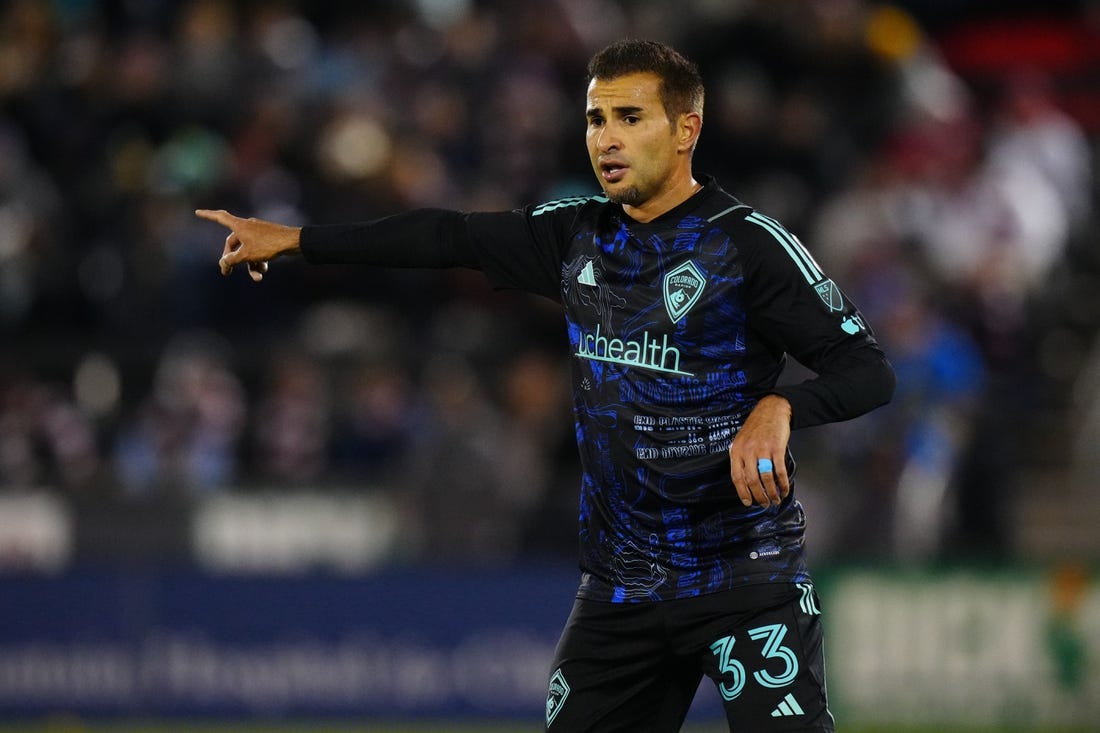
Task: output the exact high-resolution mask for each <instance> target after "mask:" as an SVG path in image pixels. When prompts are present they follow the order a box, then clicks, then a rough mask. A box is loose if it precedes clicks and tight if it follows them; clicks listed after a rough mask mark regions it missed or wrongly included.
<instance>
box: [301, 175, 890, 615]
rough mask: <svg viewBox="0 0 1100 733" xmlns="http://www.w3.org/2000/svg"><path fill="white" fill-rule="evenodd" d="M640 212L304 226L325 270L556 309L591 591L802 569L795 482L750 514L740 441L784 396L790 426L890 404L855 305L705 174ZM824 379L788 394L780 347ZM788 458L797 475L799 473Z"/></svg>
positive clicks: (585, 582)
mask: <svg viewBox="0 0 1100 733" xmlns="http://www.w3.org/2000/svg"><path fill="white" fill-rule="evenodd" d="M703 180H704V181H705V185H704V186H703V188H702V189H701V190H700V191H699V192H697V193H696V194H695V195H693V196H692V197H691V198H689V199H688V200H687V201H685V202H684V203H682V204H681V205H679V206H677V207H676V208H674V209H672V210H671V211H669V212H667V213H665V214H663V215H662V216H660V217H658V218H657V219H655V220H653V221H650V222H647V223H639V222H637V221H635V220H633V219H631V218H630V217H629V216H628V215H626V214H625V213H624V211H623V208H622V206H620V205H617V204H614V203H611V202H609V201H608V200H607V199H606V198H605V197H603V196H593V197H576V198H568V199H562V200H558V201H553V202H550V203H545V204H542V205H538V206H529V207H527V208H525V209H522V210H515V211H509V212H492V213H489V212H480V213H463V212H457V211H445V210H439V209H421V210H415V211H411V212H407V213H404V214H398V215H395V216H392V217H387V218H384V219H379V220H376V221H373V222H367V223H362V224H350V225H336V226H311V227H306V228H304V229H303V231H302V237H301V247H302V253H303V255H304V256H305V258H306V259H307V260H308V261H310V262H313V263H367V264H374V265H384V266H398V267H453V266H463V267H472V268H476V269H479V270H482V271H483V272H484V273H485V274H486V275H487V277H488V278H489V280H490V282H491V283H492V284H493V286H494V287H496V288H500V289H519V290H523V291H527V292H530V293H535V294H538V295H543V296H546V297H548V298H552V299H554V300H556V301H558V302H560V303H561V304H562V306H563V309H564V314H565V324H566V328H567V331H568V339H569V345H570V352H571V360H572V387H573V411H574V418H575V426H576V436H577V445H578V448H579V450H580V459H581V460H580V463H581V470H582V476H581V490H580V507H579V540H580V566H581V570H582V573H583V574H582V580H581V586H580V590H579V595H580V596H581V597H584V598H589V599H594V600H604V601H613V602H634V601H660V600H667V599H673V598H684V597H690V596H695V595H700V594H704V593H712V592H717V591H722V590H729V589H733V588H737V587H741V586H745V585H750V584H755V583H767V582H801V581H803V580H806V579H807V578H808V572H807V568H806V563H805V557H804V539H803V537H804V530H805V515H804V513H803V510H802V506H801V504H800V503H799V502H798V500H797V499H796V497H795V492H794V491H793V490H792V492H791V493H790V495H788V497H787V498H786V499H785V500H784V501H783V502H782V503H781V504H780V505H779V506H778V507H760V506H755V505H754V506H752V507H745V506H744V505H743V504H742V503H741V501H740V499H739V498H738V496H737V493H736V490H735V489H734V487H733V483H732V480H731V478H730V460H729V453H728V449H729V446H730V443H731V441H732V440H733V438H734V436H735V435H736V433H737V431H738V429H739V428H740V426H741V425H742V424H743V422H744V420H745V418H746V417H747V416H748V414H749V412H750V411H751V410H752V408H753V407H754V406H755V405H756V403H757V401H758V400H759V399H760V398H761V397H763V396H764V395H767V394H779V395H782V396H783V397H785V398H787V400H788V401H789V402H790V404H791V409H792V418H791V427H792V429H797V428H801V427H807V426H812V425H818V424H822V423H826V422H834V421H839V420H846V419H850V418H853V417H856V416H858V415H860V414H862V413H864V412H867V411H869V410H871V409H873V408H875V407H877V406H879V405H881V404H884V403H885V402H887V401H889V399H890V397H891V396H892V394H893V389H894V374H893V370H892V368H891V367H890V364H889V362H888V361H887V360H886V357H885V356H884V354H883V353H882V351H881V350H880V348H879V346H878V344H877V342H876V341H875V338H874V336H873V334H872V331H871V329H870V327H869V326H868V324H867V323H866V322H865V321H864V319H863V316H862V315H861V314H860V312H859V311H858V309H857V308H856V307H855V305H854V304H853V303H851V302H850V301H849V300H848V299H847V297H846V296H845V295H844V293H843V292H842V291H841V290H840V288H838V286H837V285H836V284H835V283H834V282H833V281H832V280H831V279H829V278H828V277H827V276H826V275H825V274H824V273H823V272H822V271H821V268H820V266H819V265H818V264H817V262H815V260H814V258H813V257H812V256H811V255H810V253H809V252H808V251H807V250H806V249H805V247H803V245H802V244H801V243H800V242H799V240H798V239H797V238H796V237H795V236H794V235H793V234H791V233H790V232H789V231H787V229H786V228H784V227H783V226H782V225H781V224H780V223H778V222H777V221H776V220H774V219H772V218H770V217H768V216H766V215H765V214H763V213H761V212H759V211H756V210H755V209H754V208H752V207H750V206H748V205H746V204H744V203H741V202H740V201H738V200H737V199H736V198H734V197H733V196H731V195H730V194H728V193H726V192H725V191H724V190H722V189H721V188H720V187H719V185H718V184H717V183H716V182H715V181H714V180H713V179H710V178H703ZM788 354H789V355H790V356H792V357H794V358H795V359H796V360H797V361H799V362H800V363H801V364H803V365H804V366H806V367H808V368H809V369H811V370H812V371H813V372H814V373H815V375H816V376H814V377H813V378H811V379H809V380H807V381H804V382H801V383H798V384H790V385H782V386H777V381H778V379H779V376H780V373H781V372H782V371H783V368H784V364H785V360H786V358H787V355H788ZM794 468H795V466H794V461H793V458H792V457H791V455H790V452H789V451H788V455H787V469H788V472H789V474H790V475H791V476H792V477H793V475H794Z"/></svg>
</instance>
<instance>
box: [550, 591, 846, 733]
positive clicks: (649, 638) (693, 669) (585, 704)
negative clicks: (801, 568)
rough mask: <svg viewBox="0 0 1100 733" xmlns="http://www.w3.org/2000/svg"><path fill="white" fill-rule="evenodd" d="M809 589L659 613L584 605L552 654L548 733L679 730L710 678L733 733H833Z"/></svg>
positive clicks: (646, 607) (652, 608) (648, 607)
mask: <svg viewBox="0 0 1100 733" xmlns="http://www.w3.org/2000/svg"><path fill="white" fill-rule="evenodd" d="M820 609H821V606H820V601H819V599H818V596H817V593H816V592H815V590H814V588H813V586H812V585H811V584H809V583H798V584H794V583H776V584H768V585H758V586H751V587H749V588H745V589H739V590H735V591H728V592H723V593H715V594H710V595H704V596H699V597H697V598H689V599H681V600H674V601H662V602H655V603H634V604H622V603H605V602H600V601H588V600H583V599H578V600H577V601H576V603H575V604H574V605H573V611H572V613H571V614H570V616H569V621H568V622H567V623H566V626H565V630H564V631H563V632H562V636H561V640H560V641H559V642H558V648H557V651H556V652H555V654H554V663H553V667H552V670H553V671H552V672H551V675H550V685H549V692H548V694H547V698H546V730H547V731H550V733H582V732H585V733H587V732H592V733H613V732H615V731H623V732H624V733H666V732H668V733H671V732H673V731H678V730H680V726H681V725H683V722H684V718H685V717H687V713H688V708H689V707H690V706H691V702H692V699H693V698H694V696H695V692H696V690H697V689H698V687H699V683H700V681H701V680H702V677H703V675H706V676H708V677H710V678H711V679H712V680H713V681H714V684H715V686H716V687H717V688H718V694H719V695H720V696H721V699H722V705H723V707H724V709H725V711H726V718H727V720H728V721H729V726H730V730H731V731H736V732H737V733H740V731H753V732H754V733H757V732H764V731H833V730H835V726H834V723H833V717H832V715H831V714H830V712H829V708H828V705H827V701H826V697H825V662H824V652H823V649H822V627H821V610H820Z"/></svg>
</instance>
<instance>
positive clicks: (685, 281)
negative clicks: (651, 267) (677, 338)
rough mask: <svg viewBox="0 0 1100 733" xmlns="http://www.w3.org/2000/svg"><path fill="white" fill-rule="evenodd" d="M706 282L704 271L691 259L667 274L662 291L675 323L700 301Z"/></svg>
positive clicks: (669, 314) (669, 313)
mask: <svg viewBox="0 0 1100 733" xmlns="http://www.w3.org/2000/svg"><path fill="white" fill-rule="evenodd" d="M706 282H707V281H706V278H704V277H703V273H702V272H700V271H699V268H698V267H696V266H695V263H694V262H692V261H691V260H688V261H687V262H685V263H684V264H682V265H680V266H679V267H677V268H676V269H674V270H672V271H671V272H669V273H668V274H667V275H665V282H664V287H663V288H662V291H663V293H664V296H665V308H666V309H667V310H668V317H669V318H671V319H672V322H673V323H676V322H678V321H679V320H680V319H681V318H683V317H684V316H686V315H687V312H688V311H689V310H691V307H692V306H693V305H695V303H696V302H698V300H699V296H700V295H702V294H703V286H704V285H706Z"/></svg>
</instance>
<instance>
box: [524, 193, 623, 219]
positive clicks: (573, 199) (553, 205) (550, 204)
mask: <svg viewBox="0 0 1100 733" xmlns="http://www.w3.org/2000/svg"><path fill="white" fill-rule="evenodd" d="M589 201H596V202H598V203H601V204H606V203H607V201H608V199H607V197H606V196H603V195H597V196H569V197H568V198H563V199H555V200H554V201H547V202H546V203H544V204H539V205H538V206H536V207H535V210H534V211H532V212H531V216H538V215H540V214H545V213H547V212H550V211H557V210H558V209H564V208H568V207H570V206H582V205H584V204H586V203H588V202H589Z"/></svg>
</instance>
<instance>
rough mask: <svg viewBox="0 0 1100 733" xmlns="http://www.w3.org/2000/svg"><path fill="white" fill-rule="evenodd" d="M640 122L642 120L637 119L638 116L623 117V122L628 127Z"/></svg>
mask: <svg viewBox="0 0 1100 733" xmlns="http://www.w3.org/2000/svg"><path fill="white" fill-rule="evenodd" d="M641 121H642V118H641V117H639V116H638V115H627V116H626V117H623V122H625V123H626V124H628V125H636V124H638V123H639V122H641Z"/></svg>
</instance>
